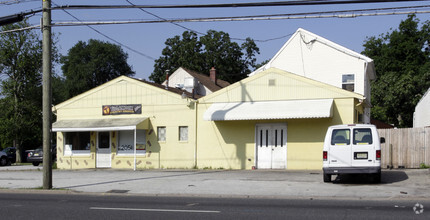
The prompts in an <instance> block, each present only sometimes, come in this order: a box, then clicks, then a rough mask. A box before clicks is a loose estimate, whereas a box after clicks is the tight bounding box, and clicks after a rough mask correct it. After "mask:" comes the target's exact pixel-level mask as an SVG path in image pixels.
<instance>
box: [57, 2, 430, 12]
mask: <svg viewBox="0 0 430 220" xmlns="http://www.w3.org/2000/svg"><path fill="white" fill-rule="evenodd" d="M419 1H429V0H299V1H277V2H252V3H250V2H246V3H226V4H197V5H64V6H58V7H54V8H52V9H53V10H57V9H127V8H163V9H179V8H240V7H274V6H304V5H338V4H364V3H397V2H419Z"/></svg>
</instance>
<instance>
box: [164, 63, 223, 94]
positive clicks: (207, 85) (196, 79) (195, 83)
mask: <svg viewBox="0 0 430 220" xmlns="http://www.w3.org/2000/svg"><path fill="white" fill-rule="evenodd" d="M162 85H164V86H166V85H167V86H169V87H175V88H178V89H183V90H186V91H187V92H189V93H193V94H195V95H197V96H205V95H209V94H211V93H213V92H215V91H218V90H220V89H222V88H224V87H226V86H228V85H230V83H228V82H226V81H224V80H221V79H217V76H216V70H215V68H213V67H212V69H211V70H210V74H209V76H206V75H204V74H201V73H197V72H195V71H192V70H189V69H186V68H183V67H179V68H178V69H177V70H176V71H175V72H173V73H172V74H171V75H170V76H169V77H168V80H165V81H164V82H163V83H162Z"/></svg>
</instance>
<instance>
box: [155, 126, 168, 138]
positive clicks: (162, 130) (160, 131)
mask: <svg viewBox="0 0 430 220" xmlns="http://www.w3.org/2000/svg"><path fill="white" fill-rule="evenodd" d="M157 137H158V141H166V127H157Z"/></svg>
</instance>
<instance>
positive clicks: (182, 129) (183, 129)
mask: <svg viewBox="0 0 430 220" xmlns="http://www.w3.org/2000/svg"><path fill="white" fill-rule="evenodd" d="M179 141H188V126H179Z"/></svg>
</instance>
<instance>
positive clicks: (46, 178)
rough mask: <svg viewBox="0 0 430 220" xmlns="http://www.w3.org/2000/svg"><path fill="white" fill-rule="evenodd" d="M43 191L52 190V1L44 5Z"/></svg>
mask: <svg viewBox="0 0 430 220" xmlns="http://www.w3.org/2000/svg"><path fill="white" fill-rule="evenodd" d="M42 11H43V12H42V13H43V14H42V31H43V40H42V52H43V56H42V62H43V64H42V71H43V75H42V93H43V95H42V99H43V100H42V102H43V107H42V111H43V189H52V158H51V155H52V154H51V100H52V99H51V71H52V63H51V53H52V51H51V48H52V46H51V43H52V42H51V41H52V39H51V0H43V3H42Z"/></svg>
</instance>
